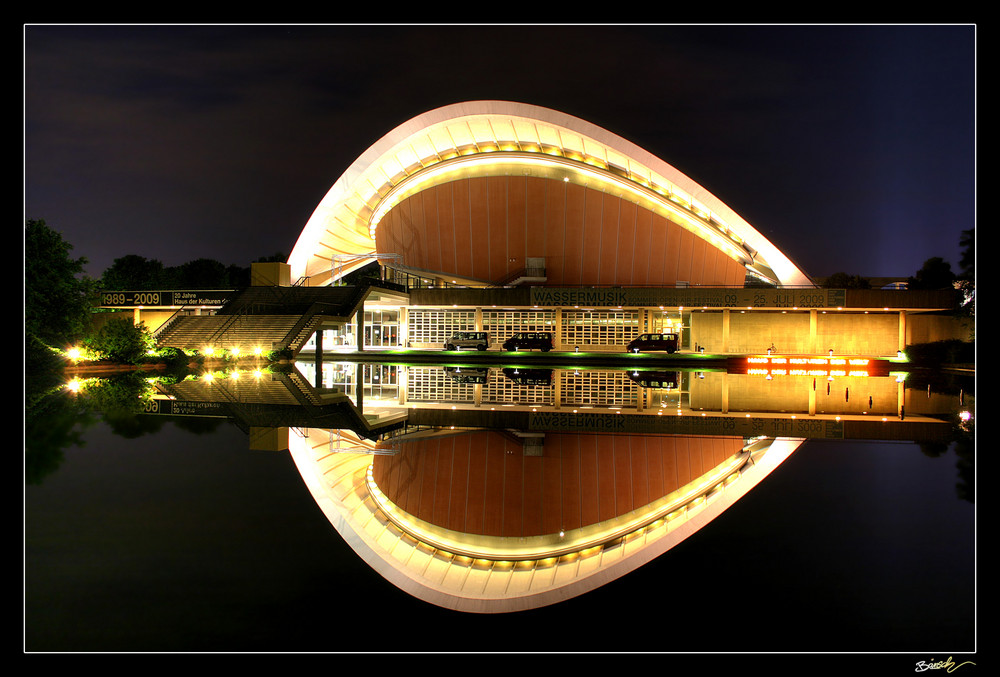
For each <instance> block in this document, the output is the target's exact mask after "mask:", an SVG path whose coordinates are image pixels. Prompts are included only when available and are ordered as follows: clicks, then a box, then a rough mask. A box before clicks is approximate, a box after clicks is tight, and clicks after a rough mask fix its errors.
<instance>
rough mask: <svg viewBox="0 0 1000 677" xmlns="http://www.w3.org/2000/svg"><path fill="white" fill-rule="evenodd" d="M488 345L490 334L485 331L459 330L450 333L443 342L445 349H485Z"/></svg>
mask: <svg viewBox="0 0 1000 677" xmlns="http://www.w3.org/2000/svg"><path fill="white" fill-rule="evenodd" d="M489 347H490V335H489V333H488V332H485V331H460V332H456V333H455V334H453V335H452V337H451V338H450V339H448V340H447V341H446V342H445V344H444V349H445V350H462V349H463V348H475V349H476V350H486V349H488V348H489Z"/></svg>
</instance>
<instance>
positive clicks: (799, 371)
mask: <svg viewBox="0 0 1000 677" xmlns="http://www.w3.org/2000/svg"><path fill="white" fill-rule="evenodd" d="M743 370H745V373H747V374H750V375H757V376H824V377H837V376H885V375H887V374H888V363H887V362H886V361H885V360H876V359H871V358H867V357H820V356H818V355H752V356H750V357H747V358H746V359H745V360H744V368H743V369H742V370H741V371H743Z"/></svg>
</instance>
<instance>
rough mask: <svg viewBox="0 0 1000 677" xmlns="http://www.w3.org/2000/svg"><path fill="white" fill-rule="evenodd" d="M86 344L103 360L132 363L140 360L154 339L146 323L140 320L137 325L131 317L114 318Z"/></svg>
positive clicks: (151, 345) (85, 342)
mask: <svg viewBox="0 0 1000 677" xmlns="http://www.w3.org/2000/svg"><path fill="white" fill-rule="evenodd" d="M84 344H85V345H86V347H87V348H88V349H89V350H91V351H92V352H93V353H95V354H97V355H99V356H100V358H101V359H103V360H109V361H112V362H120V363H129V364H131V363H135V362H138V361H140V360H141V359H142V358H143V356H144V355H145V354H146V352H147V351H148V350H150V349H151V348H152V347H153V339H152V337H151V336H150V334H149V332H148V331H147V330H146V325H145V324H143V323H141V322H140V323H139V324H138V325H137V324H134V323H133V322H132V320H130V319H128V320H126V319H114V320H110V321H109V322H108V323H107V324H105V325H104V326H103V327H101V330H100V331H99V332H97V335H96V336H91V337H90V338H88V339H87V340H86V341H84Z"/></svg>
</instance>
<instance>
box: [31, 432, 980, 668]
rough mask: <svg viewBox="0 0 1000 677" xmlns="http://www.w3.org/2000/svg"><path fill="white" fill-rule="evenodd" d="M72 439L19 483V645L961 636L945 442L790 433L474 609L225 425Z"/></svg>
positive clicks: (516, 643)
mask: <svg viewBox="0 0 1000 677" xmlns="http://www.w3.org/2000/svg"><path fill="white" fill-rule="evenodd" d="M83 437H84V440H83V441H84V444H83V446H79V447H76V446H74V447H71V448H68V449H67V450H65V453H64V458H63V460H62V462H61V464H60V465H59V467H58V469H57V470H56V471H55V472H53V473H52V474H51V475H49V476H48V477H47V478H46V479H45V480H44V481H43V482H42V483H41V485H39V486H28V487H26V489H25V510H24V512H25V516H24V519H25V594H24V620H25V629H24V648H25V650H26V651H28V652H88V651H93V652H230V651H233V652H256V651H264V652H291V651H308V652H384V651H391V652H453V651H484V652H495V651H503V652H519V651H541V652H589V651H607V652H682V653H696V654H701V653H711V654H718V653H730V652H737V653H758V652H759V653H789V652H791V653H799V652H805V653H807V654H812V653H823V654H826V653H853V652H877V653H897V652H901V653H903V654H905V655H899V656H896V657H892V658H891V660H893V661H895V662H896V663H897V664H898V665H897V667H898V668H899V669H900V670H903V671H904V672H912V671H913V665H914V662H915V661H917V660H927V661H929V660H932V659H936V660H944V659H946V658H947V657H948V655H955V656H956V657H957V656H958V655H959V654H963V653H966V652H972V651H974V650H975V649H976V636H975V631H976V623H975V618H976V617H975V606H974V605H975V600H976V578H975V576H976V570H975V564H976V559H975V539H976V533H975V506H974V505H973V504H972V503H971V502H969V501H967V500H962V499H960V498H959V497H958V490H957V486H958V485H959V483H960V482H962V481H963V480H962V479H960V476H959V471H958V466H959V459H958V458H957V456H956V453H955V451H954V449H949V450H948V451H947V452H946V453H944V454H943V455H939V456H936V457H931V456H928V455H925V454H924V453H922V451H921V449H920V448H919V447H918V446H917V445H915V444H909V443H864V442H822V441H808V442H806V443H805V444H803V445H802V446H801V447H800V448H799V450H798V451H796V452H795V453H794V454H793V455H792V456H791V458H790V459H789V460H788V461H786V462H785V463H784V464H783V465H782V466H781V467H779V468H778V469H777V470H776V471H775V472H774V473H773V474H772V475H771V476H770V477H768V478H767V479H765V480H764V481H763V482H762V483H761V484H760V485H759V486H757V487H756V488H755V489H754V490H752V491H751V492H750V493H749V494H748V495H747V496H746V497H744V498H743V499H742V500H741V501H740V502H738V503H737V504H736V506H735V507H733V508H732V509H730V510H729V511H727V512H725V513H724V514H723V515H722V516H721V517H720V518H718V519H716V520H715V521H713V522H712V523H711V524H710V525H709V526H708V527H707V528H705V529H702V530H701V531H700V532H698V533H697V534H695V535H694V536H693V537H691V538H690V539H688V540H687V541H685V542H683V543H682V544H681V545H680V546H678V547H677V548H675V549H673V550H671V551H669V552H668V553H666V554H665V555H663V556H661V557H660V558H658V559H657V560H655V561H654V562H652V563H651V564H649V565H647V566H645V567H642V568H640V569H639V570H637V571H635V572H633V573H632V574H630V575H628V576H626V577H624V578H622V579H619V580H618V581H615V582H614V583H612V584H609V585H606V586H604V587H603V588H600V589H598V590H596V591H594V592H592V593H589V594H586V595H584V596H581V597H578V598H575V599H571V600H568V601H566V602H564V603H561V604H558V605H554V606H550V607H546V608H543V609H538V610H534V611H528V612H522V613H518V614H514V615H506V614H505V615H495V616H481V615H468V614H460V613H458V612H452V611H448V610H443V609H440V608H437V607H434V606H431V605H428V604H426V603H424V602H421V601H419V600H416V599H414V598H412V597H409V596H408V595H406V594H404V593H402V592H400V591H399V590H397V589H396V588H395V587H393V586H392V585H390V584H389V583H388V582H386V581H385V580H384V579H382V578H381V577H380V576H379V575H378V574H376V573H375V572H374V571H373V570H371V569H370V568H369V567H368V566H367V565H366V564H365V563H364V562H363V561H362V560H361V559H360V558H359V557H357V556H356V555H355V554H354V552H353V551H352V550H351V549H350V548H349V547H348V546H347V545H346V544H345V543H344V542H343V541H342V540H341V538H340V536H339V534H338V533H337V532H336V531H335V530H334V528H333V527H332V526H331V525H330V524H329V522H328V521H327V520H326V518H325V517H324V516H323V515H322V514H321V512H320V510H319V508H318V507H317V506H316V504H315V503H314V501H313V499H312V497H311V496H310V494H309V493H308V491H307V490H306V488H305V486H304V484H303V482H302V479H301V477H300V476H299V473H298V472H297V470H296V468H295V466H294V464H293V462H292V460H291V458H290V456H289V455H288V453H287V452H261V451H250V450H248V439H247V436H246V435H245V434H244V433H243V432H242V431H241V430H239V429H238V428H236V427H235V426H233V425H231V424H229V423H225V422H223V423H220V424H219V425H218V426H217V427H215V428H214V429H212V430H210V431H201V432H191V431H189V430H186V429H183V428H181V427H178V425H176V424H175V423H173V422H166V423H164V424H163V426H162V427H161V428H160V430H159V431H157V432H153V433H145V434H141V435H138V436H135V437H132V438H126V437H123V436H121V435H119V434H116V433H114V432H112V431H111V429H110V428H109V427H108V426H107V424H105V423H96V424H94V425H92V426H90V427H88V428H86V429H85V431H84V435H83ZM676 581H684V584H683V585H677V584H676ZM946 654H948V655H946ZM972 659H973V660H974V657H973V658H972ZM963 669H966V668H963ZM973 669H974V668H973Z"/></svg>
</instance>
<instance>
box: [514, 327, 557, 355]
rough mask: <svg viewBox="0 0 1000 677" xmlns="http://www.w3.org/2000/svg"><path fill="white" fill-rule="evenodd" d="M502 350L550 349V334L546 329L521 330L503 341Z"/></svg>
mask: <svg viewBox="0 0 1000 677" xmlns="http://www.w3.org/2000/svg"><path fill="white" fill-rule="evenodd" d="M503 349H504V350H534V349H538V350H541V351H542V352H543V353H547V352H549V351H550V350H552V334H551V333H549V332H547V331H523V332H518V333H517V334H514V335H513V336H511V337H510V338H509V339H507V340H506V341H504V342H503Z"/></svg>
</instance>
